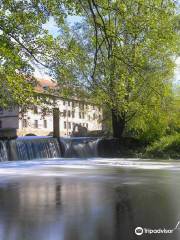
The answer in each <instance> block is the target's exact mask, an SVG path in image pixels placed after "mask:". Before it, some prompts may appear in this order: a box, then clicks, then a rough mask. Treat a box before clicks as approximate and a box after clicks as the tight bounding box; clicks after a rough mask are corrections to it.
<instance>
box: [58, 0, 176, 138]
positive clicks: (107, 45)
mask: <svg viewBox="0 0 180 240" xmlns="http://www.w3.org/2000/svg"><path fill="white" fill-rule="evenodd" d="M75 3H76V6H75V8H76V9H78V12H79V14H80V15H81V16H83V19H84V22H83V24H84V25H85V26H86V27H84V26H83V27H82V28H80V29H79V31H76V34H74V33H72V32H71V36H72V39H75V40H76V42H77V43H78V47H79V49H81V51H82V52H84V53H83V54H82V55H81V54H80V55H78V54H77V55H76V56H73V57H74V61H73V60H72V62H73V64H74V63H76V69H79V72H83V73H85V74H84V75H85V76H86V78H85V79H86V82H85V80H84V81H82V77H80V78H79V85H82V86H84V87H85V88H86V90H87V92H88V93H89V92H90V93H91V96H92V98H94V99H95V101H96V102H97V103H100V104H102V103H103V104H104V105H105V106H106V107H108V108H109V109H110V110H111V115H112V126H113V135H114V137H118V138H119V137H121V136H122V134H123V132H124V129H125V128H126V127H127V126H128V123H129V122H130V121H131V120H132V119H134V118H135V117H136V116H138V115H139V114H142V115H143V116H146V117H148V114H150V113H153V112H154V111H159V110H163V109H165V108H166V102H167V99H168V98H169V97H170V95H171V87H172V83H171V78H172V75H173V69H174V57H175V55H176V53H177V51H178V41H179V36H178V32H177V31H176V27H177V25H176V22H177V17H178V14H177V11H176V5H175V3H174V1H172V0H167V1H162V0H154V1H148V0H135V1H134V0H127V1H122V0H116V1H111V0H103V1H102V0H88V1H81V0H77V1H75ZM78 32H79V34H78ZM77 36H78V37H77ZM76 51H77V48H76ZM77 52H78V51H77ZM77 56H78V58H80V57H81V56H82V60H81V61H75V59H77ZM84 56H86V57H87V59H86V60H84V59H85V58H84ZM79 62H81V64H80V65H79V64H78V63H79ZM82 63H84V65H83V66H82ZM68 64H69V67H66V66H68V65H66V64H63V68H64V69H66V70H67V71H68V72H70V71H71V67H70V66H72V64H70V62H68ZM87 65H88V66H89V67H87ZM59 68H60V65H59ZM73 68H75V67H73ZM81 69H83V71H81ZM57 75H58V74H57ZM77 82H78V77H76V84H77Z"/></svg>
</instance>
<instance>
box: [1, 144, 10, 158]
mask: <svg viewBox="0 0 180 240" xmlns="http://www.w3.org/2000/svg"><path fill="white" fill-rule="evenodd" d="M7 160H8V153H7V147H6V142H4V141H0V162H2V161H7Z"/></svg>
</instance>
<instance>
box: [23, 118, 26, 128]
mask: <svg viewBox="0 0 180 240" xmlns="http://www.w3.org/2000/svg"><path fill="white" fill-rule="evenodd" d="M23 128H27V119H23Z"/></svg>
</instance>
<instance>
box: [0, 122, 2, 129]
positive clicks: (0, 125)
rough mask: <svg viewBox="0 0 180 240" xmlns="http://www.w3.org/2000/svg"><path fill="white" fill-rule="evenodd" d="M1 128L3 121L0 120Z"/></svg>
mask: <svg viewBox="0 0 180 240" xmlns="http://www.w3.org/2000/svg"><path fill="white" fill-rule="evenodd" d="M0 128H2V121H1V120H0Z"/></svg>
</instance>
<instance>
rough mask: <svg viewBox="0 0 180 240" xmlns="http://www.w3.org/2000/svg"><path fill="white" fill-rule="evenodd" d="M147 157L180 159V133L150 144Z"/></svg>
mask: <svg viewBox="0 0 180 240" xmlns="http://www.w3.org/2000/svg"><path fill="white" fill-rule="evenodd" d="M145 156H146V157H153V158H154V157H155V158H174V159H180V134H179V133H176V134H174V135H169V136H165V137H162V138H161V139H160V140H158V141H155V142H154V143H153V144H152V145H150V146H148V147H147V149H146V153H145Z"/></svg>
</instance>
